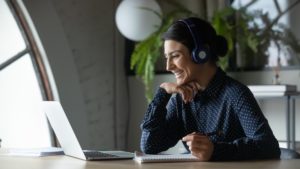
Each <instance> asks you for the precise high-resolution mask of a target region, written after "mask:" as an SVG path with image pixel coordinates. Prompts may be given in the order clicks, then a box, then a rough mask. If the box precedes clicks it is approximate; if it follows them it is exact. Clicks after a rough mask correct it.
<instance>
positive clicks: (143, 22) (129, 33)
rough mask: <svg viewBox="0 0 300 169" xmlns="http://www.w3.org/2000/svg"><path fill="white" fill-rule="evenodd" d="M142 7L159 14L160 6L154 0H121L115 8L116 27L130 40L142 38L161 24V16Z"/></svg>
mask: <svg viewBox="0 0 300 169" xmlns="http://www.w3.org/2000/svg"><path fill="white" fill-rule="evenodd" d="M143 8H148V9H151V10H154V11H156V12H157V13H159V14H161V8H160V6H159V5H158V3H157V2H156V1H155V0H123V1H122V2H121V3H120V5H119V6H118V8H117V12H116V24H117V27H118V29H119V31H120V32H121V34H122V35H123V36H125V37H126V38H128V39H130V40H133V41H141V40H144V39H146V38H147V37H148V36H149V35H151V34H152V33H153V32H155V31H156V30H158V28H159V26H160V25H161V22H162V21H161V18H160V17H159V16H158V15H157V14H155V13H154V12H153V11H151V10H147V9H143Z"/></svg>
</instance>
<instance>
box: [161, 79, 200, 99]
mask: <svg viewBox="0 0 300 169" xmlns="http://www.w3.org/2000/svg"><path fill="white" fill-rule="evenodd" d="M160 87H161V88H163V89H165V90H166V92H167V93H169V94H173V93H179V94H180V95H181V96H182V99H183V101H184V102H185V103H188V102H190V101H192V100H193V99H194V97H195V95H196V94H197V92H198V91H199V90H200V89H201V86H200V85H199V84H198V83H197V82H189V83H186V84H183V85H177V84H176V83H172V82H165V83H162V84H161V85H160Z"/></svg>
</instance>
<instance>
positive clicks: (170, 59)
mask: <svg viewBox="0 0 300 169" xmlns="http://www.w3.org/2000/svg"><path fill="white" fill-rule="evenodd" d="M164 55H165V58H166V60H167V63H166V69H167V71H170V72H172V73H173V74H174V75H175V78H176V81H177V84H178V85H182V84H185V83H188V82H190V81H193V80H195V77H196V75H197V67H199V65H198V64H196V63H194V62H193V61H192V58H191V55H190V52H189V50H188V48H187V47H186V46H184V45H183V44H182V43H180V42H177V41H175V40H166V41H165V42H164Z"/></svg>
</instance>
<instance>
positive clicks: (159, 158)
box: [134, 152, 200, 163]
mask: <svg viewBox="0 0 300 169" xmlns="http://www.w3.org/2000/svg"><path fill="white" fill-rule="evenodd" d="M134 160H135V161H137V162H139V163H158V162H192V161H200V160H199V159H198V158H197V157H195V156H193V155H192V154H159V155H152V154H143V153H140V152H135V156H134Z"/></svg>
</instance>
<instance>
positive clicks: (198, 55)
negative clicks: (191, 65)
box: [192, 50, 209, 64]
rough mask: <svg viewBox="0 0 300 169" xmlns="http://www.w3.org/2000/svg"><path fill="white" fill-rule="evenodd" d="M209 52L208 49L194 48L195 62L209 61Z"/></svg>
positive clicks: (193, 56) (193, 57)
mask: <svg viewBox="0 0 300 169" xmlns="http://www.w3.org/2000/svg"><path fill="white" fill-rule="evenodd" d="M208 58H209V56H208V52H207V50H193V51H192V59H193V61H194V62H195V63H198V64H203V63H206V62H207V61H208Z"/></svg>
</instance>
